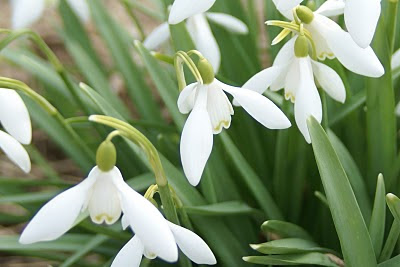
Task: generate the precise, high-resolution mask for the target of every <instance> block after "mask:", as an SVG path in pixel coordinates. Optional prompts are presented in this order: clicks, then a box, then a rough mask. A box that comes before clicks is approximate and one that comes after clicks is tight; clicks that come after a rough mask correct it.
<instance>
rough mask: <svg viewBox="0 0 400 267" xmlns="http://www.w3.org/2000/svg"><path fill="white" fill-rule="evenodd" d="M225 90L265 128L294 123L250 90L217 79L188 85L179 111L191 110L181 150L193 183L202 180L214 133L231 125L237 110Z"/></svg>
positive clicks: (284, 127)
mask: <svg viewBox="0 0 400 267" xmlns="http://www.w3.org/2000/svg"><path fill="white" fill-rule="evenodd" d="M224 91H225V92H227V93H229V94H230V95H232V96H233V97H234V98H235V99H236V101H237V102H238V103H239V104H240V105H241V106H242V107H243V108H244V109H245V110H246V111H247V112H248V113H249V114H250V115H251V116H252V117H253V118H254V119H256V120H257V121H258V122H259V123H261V124H262V125H264V126H265V127H267V128H270V129H286V128H289V127H290V125H291V124H290V121H289V120H288V119H287V117H286V116H285V114H283V112H282V111H281V110H280V109H279V108H278V107H277V106H276V105H275V104H274V103H272V101H270V100H269V99H268V98H266V97H264V96H262V95H260V94H258V93H255V92H253V91H251V90H246V89H242V88H237V87H233V86H229V85H227V84H224V83H222V82H220V81H218V80H217V79H214V81H213V82H212V83H210V84H200V83H192V84H190V85H188V86H187V87H186V88H184V89H183V90H182V92H181V94H180V95H179V99H178V108H179V110H180V112H181V113H183V114H187V113H189V112H190V115H189V117H188V119H187V121H186V123H185V126H184V129H183V132H182V138H181V145H180V152H181V160H182V165H183V170H184V172H185V175H186V177H187V178H188V180H189V182H190V183H191V184H192V185H193V186H196V185H197V184H198V183H199V182H200V179H201V176H202V173H203V170H204V167H205V165H206V163H207V160H208V158H209V156H210V154H211V150H212V146H213V134H218V133H220V132H221V131H222V129H223V128H226V129H227V128H229V126H230V124H231V116H232V115H233V113H234V112H233V108H232V105H231V103H230V102H229V99H228V97H227V96H226V94H225V92H224Z"/></svg>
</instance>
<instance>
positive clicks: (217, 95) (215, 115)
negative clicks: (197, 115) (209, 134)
mask: <svg viewBox="0 0 400 267" xmlns="http://www.w3.org/2000/svg"><path fill="white" fill-rule="evenodd" d="M207 111H208V114H209V116H210V120H211V125H212V128H213V133H214V134H219V133H220V132H221V131H222V128H225V129H228V128H229V127H230V126H231V115H233V114H234V112H233V108H232V105H231V102H229V99H228V97H227V96H226V94H225V93H224V91H222V89H221V88H220V87H218V86H215V85H212V84H211V85H210V86H209V88H208V97H207Z"/></svg>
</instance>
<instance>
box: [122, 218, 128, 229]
mask: <svg viewBox="0 0 400 267" xmlns="http://www.w3.org/2000/svg"><path fill="white" fill-rule="evenodd" d="M121 226H122V229H123V230H126V229H127V228H128V227H129V219H128V217H126V215H122V218H121Z"/></svg>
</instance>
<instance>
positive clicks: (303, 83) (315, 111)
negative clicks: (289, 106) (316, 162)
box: [235, 36, 346, 143]
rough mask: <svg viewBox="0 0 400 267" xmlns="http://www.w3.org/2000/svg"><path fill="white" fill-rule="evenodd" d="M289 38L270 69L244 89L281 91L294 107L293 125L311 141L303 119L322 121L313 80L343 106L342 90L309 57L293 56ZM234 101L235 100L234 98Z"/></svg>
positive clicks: (328, 70)
mask: <svg viewBox="0 0 400 267" xmlns="http://www.w3.org/2000/svg"><path fill="white" fill-rule="evenodd" d="M297 38H298V37H297V36H296V37H294V38H292V39H291V40H290V41H288V42H287V43H286V44H285V45H284V46H283V47H282V49H281V50H280V51H279V53H278V55H277V57H276V59H275V61H274V63H273V65H272V67H270V68H267V69H265V70H263V71H261V72H259V73H257V74H256V75H254V76H253V77H252V78H251V79H250V80H249V81H248V82H247V83H245V84H244V85H243V87H244V88H248V89H250V90H253V91H256V92H258V93H260V94H261V93H263V92H264V91H265V90H266V89H267V88H270V89H271V90H272V91H277V90H280V89H282V88H284V89H285V98H286V99H288V100H289V99H290V100H291V101H292V102H293V103H295V104H294V113H295V119H296V123H297V126H298V127H299V130H300V131H301V133H302V134H303V136H304V138H305V139H306V141H307V142H308V143H310V142H311V138H310V134H309V132H308V127H307V119H308V117H309V116H311V115H312V116H314V117H315V118H316V119H317V121H318V122H321V121H322V104H321V98H320V96H319V93H318V90H317V87H316V85H315V82H314V77H315V79H316V80H317V81H318V83H319V84H320V86H321V88H322V89H324V90H325V91H326V92H327V94H328V95H329V96H331V97H332V98H333V99H335V100H336V101H339V102H341V103H344V101H345V99H346V90H345V87H344V85H343V82H342V80H341V78H340V76H339V75H338V74H337V73H336V72H335V71H334V70H333V69H331V68H330V67H328V66H326V65H324V64H322V63H319V62H317V61H314V60H312V59H311V58H310V57H309V56H306V57H296V56H295V53H294V49H295V42H296V39H297ZM235 100H236V99H235Z"/></svg>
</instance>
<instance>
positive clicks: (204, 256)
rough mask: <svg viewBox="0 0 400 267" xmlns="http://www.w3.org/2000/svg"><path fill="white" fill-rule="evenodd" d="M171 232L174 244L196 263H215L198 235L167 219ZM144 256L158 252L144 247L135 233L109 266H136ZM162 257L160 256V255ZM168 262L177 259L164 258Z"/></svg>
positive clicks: (151, 256) (153, 255)
mask: <svg viewBox="0 0 400 267" xmlns="http://www.w3.org/2000/svg"><path fill="white" fill-rule="evenodd" d="M166 222H167V223H168V226H169V227H170V230H171V232H172V234H173V235H174V238H175V241H176V245H178V247H179V248H180V250H181V251H182V252H183V253H184V254H185V255H186V256H187V257H188V258H189V259H190V260H191V261H193V262H194V263H196V264H208V265H213V264H216V263H217V261H216V259H215V256H214V254H213V253H212V251H211V249H210V248H209V247H208V245H207V244H206V242H204V240H203V239H201V238H200V237H199V236H198V235H196V234H195V233H193V232H192V231H190V230H188V229H185V228H183V227H181V226H179V225H176V224H173V223H171V222H169V221H166ZM122 224H123V228H127V227H128V226H129V223H128V222H127V220H126V219H125V216H124V217H123V218H122ZM143 255H144V256H145V257H146V258H148V259H155V258H156V257H157V256H159V255H158V254H156V253H154V252H153V251H152V250H151V249H149V248H148V247H146V245H144V244H143V242H142V241H141V239H140V237H138V236H137V235H135V236H134V237H133V238H132V239H131V240H130V241H129V242H128V243H127V244H126V245H125V246H124V247H123V248H122V249H121V250H120V252H119V253H118V254H117V256H116V257H115V259H114V261H113V263H112V264H111V267H125V266H132V267H136V266H139V265H140V262H141V260H142V256H143ZM160 258H162V257H160ZM164 260H166V261H169V262H175V261H177V259H175V260H173V261H171V260H169V259H164Z"/></svg>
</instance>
